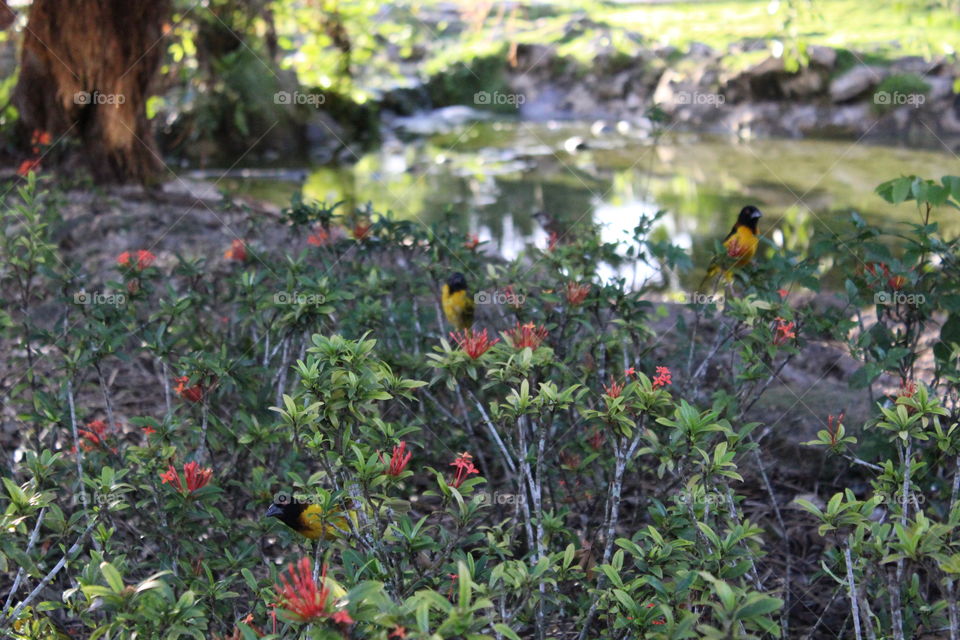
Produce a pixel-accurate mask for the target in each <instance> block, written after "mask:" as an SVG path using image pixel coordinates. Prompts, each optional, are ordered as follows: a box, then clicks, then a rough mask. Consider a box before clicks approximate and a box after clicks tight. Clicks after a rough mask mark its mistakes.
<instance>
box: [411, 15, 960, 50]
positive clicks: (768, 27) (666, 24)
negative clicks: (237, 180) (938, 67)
mask: <svg viewBox="0 0 960 640" xmlns="http://www.w3.org/2000/svg"><path fill="white" fill-rule="evenodd" d="M435 2H439V0H428V1H427V2H423V3H421V5H422V6H425V7H429V6H430V5H431V4H433V3H435ZM460 4H463V5H464V6H467V5H468V4H470V3H468V2H467V0H461V2H460ZM795 4H796V5H797V6H798V8H797V10H796V11H795V12H794V13H793V14H790V13H789V10H788V3H787V2H781V3H780V5H779V8H778V9H776V10H774V11H771V3H770V2H769V0H718V1H716V2H663V3H656V4H646V3H642V2H637V3H634V4H628V5H623V4H618V3H602V2H588V3H576V5H574V3H564V2H556V3H552V4H550V3H540V4H536V5H533V6H530V7H527V8H526V9H525V10H524V11H521V12H519V13H518V14H517V15H516V16H515V17H513V18H512V19H508V17H501V18H500V19H499V20H498V19H497V16H496V14H495V12H494V13H492V14H491V15H490V16H489V17H488V18H487V21H486V23H485V28H484V29H482V30H480V31H477V32H474V33H473V34H471V35H469V36H467V37H466V38H465V37H464V34H462V33H460V34H458V35H457V37H456V41H455V43H453V42H448V43H447V44H454V46H456V47H462V48H463V50H464V52H467V53H468V52H469V51H470V50H471V49H472V48H473V47H474V46H475V45H476V44H478V43H481V42H487V43H489V41H490V40H489V38H490V36H491V29H494V30H498V31H499V30H501V29H504V30H508V31H510V33H511V34H512V37H513V39H514V40H515V41H517V42H525V43H539V44H555V45H557V48H558V53H560V54H561V55H569V56H571V57H573V58H575V59H578V60H580V61H582V62H584V63H588V62H590V61H591V60H592V58H593V56H594V55H595V53H596V52H597V50H598V49H603V48H606V47H612V48H613V49H614V50H617V51H621V52H623V53H625V54H628V55H632V54H635V53H636V52H637V51H639V49H640V48H642V47H643V46H645V45H647V44H661V45H671V46H675V47H678V48H681V49H685V48H686V47H687V46H689V45H690V43H692V42H703V43H705V44H708V45H710V46H712V47H714V48H717V49H721V50H722V49H725V48H726V47H727V46H729V45H730V44H733V43H736V42H740V41H743V40H755V39H761V40H789V37H788V36H787V34H786V24H787V20H788V17H792V24H791V26H790V30H791V31H792V32H793V34H795V35H796V37H797V38H798V39H799V40H800V41H801V42H804V43H806V44H820V45H826V46H830V47H834V48H843V49H848V50H851V49H852V50H855V51H857V52H860V53H861V54H869V55H870V56H871V57H873V58H874V60H871V61H874V62H875V61H877V60H883V59H885V58H890V57H897V56H905V55H919V56H923V57H926V58H930V57H933V56H938V55H949V54H953V53H955V52H956V51H957V50H958V49H960V15H958V14H957V13H956V12H952V11H951V10H950V9H948V8H947V7H945V6H942V5H943V4H946V3H945V2H936V1H921V0H871V1H870V2H865V1H863V0H829V1H828V0H812V2H810V3H807V2H804V1H802V0H795ZM581 18H586V20H587V22H585V26H583V28H574V29H571V28H570V25H571V23H574V24H575V22H574V21H576V20H577V19H581ZM607 28H609V30H610V33H609V37H606V36H607V32H606V29H607ZM447 55H449V54H447ZM860 57H861V58H862V57H863V56H862V55H861V56H860Z"/></svg>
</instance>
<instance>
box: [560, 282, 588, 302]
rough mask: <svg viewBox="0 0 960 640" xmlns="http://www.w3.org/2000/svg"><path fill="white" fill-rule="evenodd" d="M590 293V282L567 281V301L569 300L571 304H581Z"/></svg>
mask: <svg viewBox="0 0 960 640" xmlns="http://www.w3.org/2000/svg"><path fill="white" fill-rule="evenodd" d="M588 293H590V285H589V284H578V283H576V282H568V283H567V291H566V294H567V302H569V303H570V304H571V306H574V307H578V306H580V304H581V303H582V302H583V301H584V300H585V299H586V297H587V294H588Z"/></svg>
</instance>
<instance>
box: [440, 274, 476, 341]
mask: <svg viewBox="0 0 960 640" xmlns="http://www.w3.org/2000/svg"><path fill="white" fill-rule="evenodd" d="M442 302H443V314H444V315H445V316H447V320H448V321H449V322H450V324H452V325H453V327H454V328H455V329H457V330H458V331H460V330H461V329H469V328H470V327H471V326H473V300H471V299H470V296H468V295H467V292H466V290H463V289H461V290H460V291H454V292H453V293H450V287H449V285H443V295H442Z"/></svg>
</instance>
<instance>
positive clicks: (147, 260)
mask: <svg viewBox="0 0 960 640" xmlns="http://www.w3.org/2000/svg"><path fill="white" fill-rule="evenodd" d="M133 258H134V255H133V254H131V253H130V252H129V251H124V252H123V253H121V254H120V255H119V256H117V264H118V265H119V266H121V267H127V268H130V267H132V266H133V264H132V262H133ZM156 259H157V256H155V255H153V254H152V253H150V252H149V251H147V250H145V249H140V250H139V251H137V253H136V260H137V266H136V269H137V271H143V270H144V269H146V268H147V267H149V266H151V265H153V263H154V261H155V260H156Z"/></svg>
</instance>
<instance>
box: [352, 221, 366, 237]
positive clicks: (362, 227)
mask: <svg viewBox="0 0 960 640" xmlns="http://www.w3.org/2000/svg"><path fill="white" fill-rule="evenodd" d="M369 233H370V221H369V220H358V221H357V222H356V224H354V225H353V237H354V238H355V239H357V240H366V238H367V235H368V234H369Z"/></svg>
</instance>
